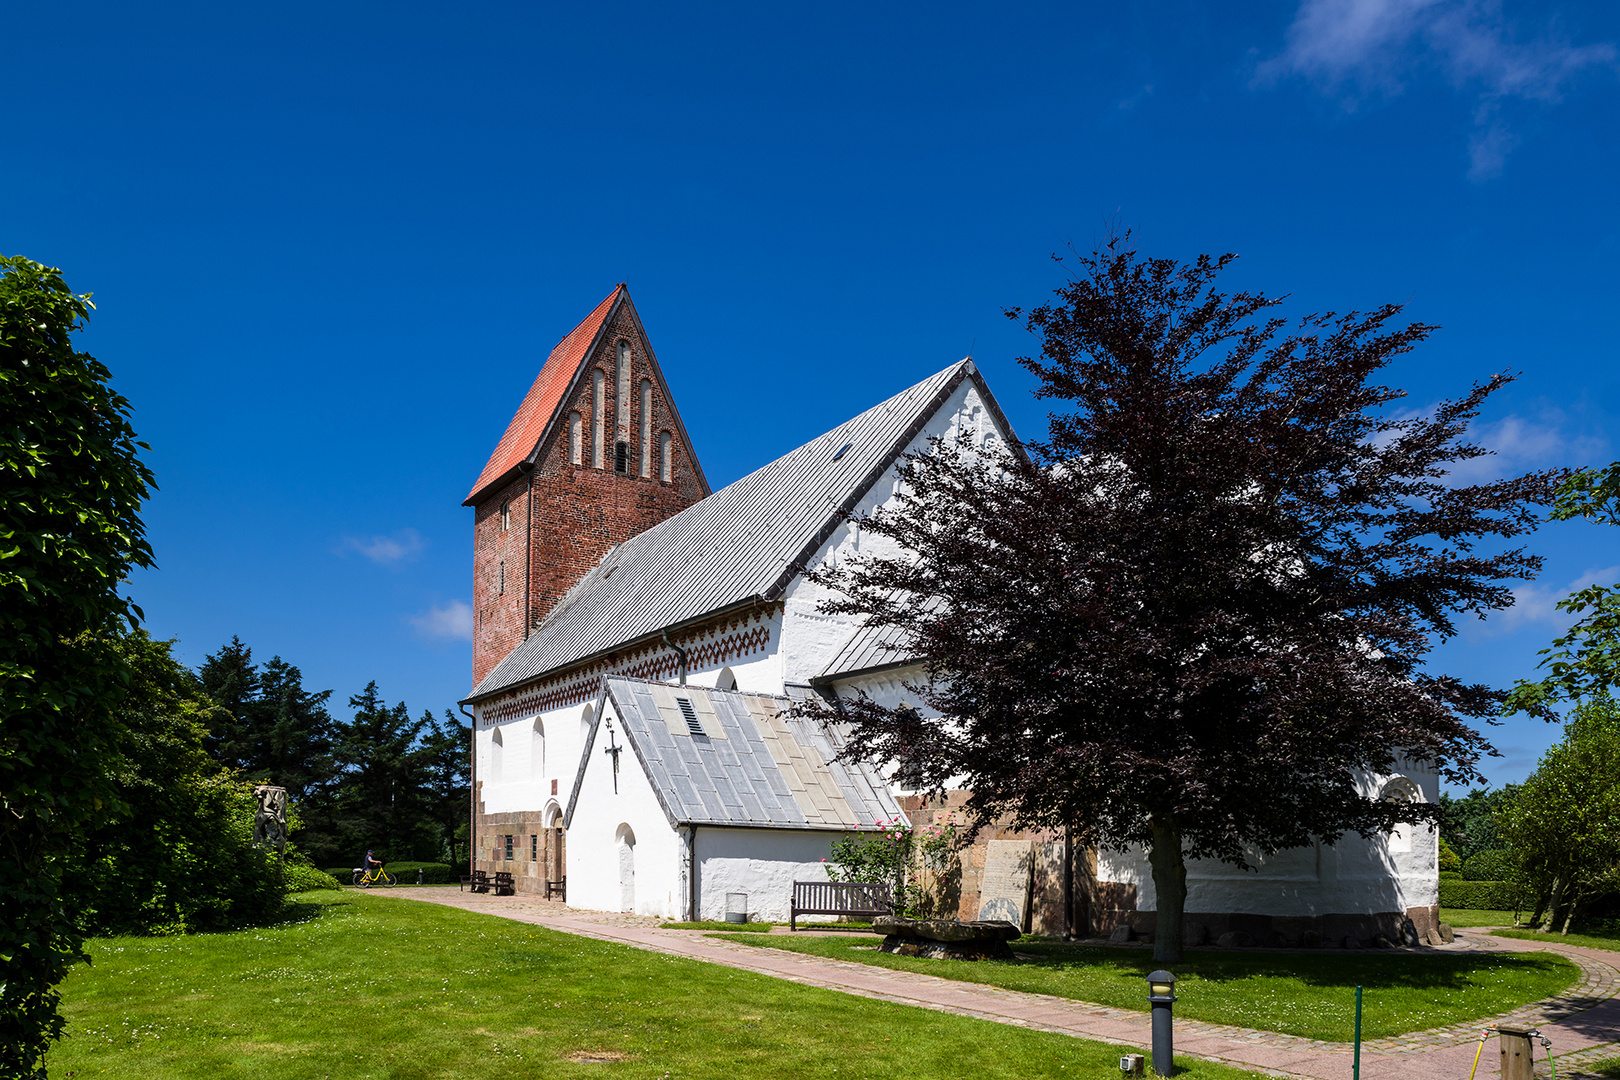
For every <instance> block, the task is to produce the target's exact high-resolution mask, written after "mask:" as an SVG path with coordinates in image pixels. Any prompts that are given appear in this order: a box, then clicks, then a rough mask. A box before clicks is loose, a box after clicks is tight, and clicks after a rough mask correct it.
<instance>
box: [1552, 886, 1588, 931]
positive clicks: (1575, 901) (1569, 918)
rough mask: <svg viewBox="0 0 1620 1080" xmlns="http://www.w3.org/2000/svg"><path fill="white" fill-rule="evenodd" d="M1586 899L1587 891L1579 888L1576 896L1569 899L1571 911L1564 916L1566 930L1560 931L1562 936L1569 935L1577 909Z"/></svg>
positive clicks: (1575, 891)
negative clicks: (1570, 925)
mask: <svg viewBox="0 0 1620 1080" xmlns="http://www.w3.org/2000/svg"><path fill="white" fill-rule="evenodd" d="M1585 899H1586V890H1585V889H1579V888H1578V889H1576V890H1574V894H1573V895H1572V896H1570V898H1569V911H1568V912H1567V913H1566V914H1565V915H1564V928H1563V929H1562V930H1560V931H1558V932H1559V933H1560V934H1567V933H1569V924H1570V923H1572V922H1574V921H1575V909H1576V908H1578V907H1580V906H1581V901H1582V900H1585Z"/></svg>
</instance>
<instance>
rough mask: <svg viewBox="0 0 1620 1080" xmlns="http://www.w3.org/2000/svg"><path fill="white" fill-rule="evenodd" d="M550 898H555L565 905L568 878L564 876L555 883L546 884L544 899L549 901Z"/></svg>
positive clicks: (566, 901)
mask: <svg viewBox="0 0 1620 1080" xmlns="http://www.w3.org/2000/svg"><path fill="white" fill-rule="evenodd" d="M552 897H557V898H558V899H560V900H561V901H562V902H563V903H565V904H566V903H568V877H567V875H566V874H565V875H564V876H562V877H560V878H558V879H557V880H556V881H548V882H546V899H547V900H550V899H551V898H552Z"/></svg>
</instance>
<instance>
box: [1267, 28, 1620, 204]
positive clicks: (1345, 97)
mask: <svg viewBox="0 0 1620 1080" xmlns="http://www.w3.org/2000/svg"><path fill="white" fill-rule="evenodd" d="M1615 62H1616V51H1615V47H1614V45H1613V44H1611V43H1609V42H1600V43H1598V44H1594V45H1574V44H1571V43H1569V42H1567V41H1565V40H1563V39H1561V38H1559V37H1558V36H1556V34H1555V32H1554V29H1553V28H1552V27H1549V28H1548V29H1547V31H1546V32H1545V33H1544V34H1543V35H1542V36H1540V37H1538V38H1535V39H1533V40H1524V39H1521V37H1520V35H1519V33H1518V27H1517V26H1516V25H1515V24H1514V23H1512V22H1511V21H1510V20H1508V19H1507V18H1506V17H1505V16H1504V15H1503V13H1502V4H1501V2H1500V0H1302V2H1301V3H1300V5H1299V10H1298V11H1297V12H1295V14H1294V21H1293V23H1292V24H1291V25H1290V26H1289V27H1288V31H1287V33H1286V35H1285V45H1284V48H1283V51H1282V52H1281V53H1280V54H1278V55H1277V56H1275V57H1273V58H1271V59H1270V60H1267V61H1265V62H1263V63H1262V64H1261V65H1260V66H1259V68H1258V69H1257V71H1256V80H1257V82H1261V83H1270V82H1275V81H1276V80H1278V79H1280V78H1283V77H1286V76H1290V75H1294V76H1300V77H1303V78H1305V79H1308V80H1309V81H1311V82H1313V83H1315V84H1316V85H1317V86H1318V87H1320V88H1321V89H1322V90H1324V91H1325V92H1327V93H1329V94H1332V95H1334V96H1335V97H1337V98H1338V99H1339V100H1340V102H1341V103H1342V104H1343V105H1344V107H1345V108H1346V109H1349V110H1354V109H1355V108H1356V107H1358V106H1359V105H1360V104H1361V102H1362V101H1363V100H1364V99H1366V98H1369V97H1393V96H1395V95H1397V94H1399V93H1400V92H1401V91H1402V90H1403V89H1404V82H1405V80H1406V79H1407V78H1409V77H1411V76H1413V75H1417V74H1420V73H1423V72H1426V71H1433V70H1437V71H1439V72H1440V73H1441V74H1442V75H1443V76H1444V77H1445V78H1446V79H1447V80H1448V81H1449V82H1450V83H1451V84H1452V86H1453V87H1454V88H1455V89H1457V90H1458V91H1459V92H1465V93H1468V94H1469V95H1471V96H1472V97H1473V98H1474V99H1475V110H1474V131H1473V132H1472V134H1471V135H1470V137H1469V170H1468V175H1469V177H1470V178H1471V179H1474V180H1486V179H1489V178H1491V177H1493V176H1496V175H1498V174H1499V173H1500V172H1501V171H1502V166H1503V164H1504V162H1505V161H1506V160H1507V155H1508V153H1509V152H1510V151H1511V150H1512V149H1513V147H1514V144H1515V143H1516V142H1517V139H1516V137H1515V136H1514V134H1513V132H1512V131H1511V130H1510V128H1509V126H1508V124H1507V122H1506V120H1505V119H1504V117H1503V116H1502V105H1503V103H1504V102H1508V101H1512V100H1519V101H1534V102H1540V103H1543V104H1550V103H1553V102H1556V101H1558V100H1559V98H1560V97H1561V96H1562V94H1563V91H1564V88H1565V86H1566V85H1567V84H1568V83H1569V82H1570V81H1571V79H1573V78H1574V77H1575V76H1576V75H1577V74H1579V73H1581V72H1583V71H1585V70H1587V69H1589V68H1605V67H1606V68H1609V69H1611V70H1612V69H1614V68H1615V66H1616V63H1615Z"/></svg>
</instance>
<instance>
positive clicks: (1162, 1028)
mask: <svg viewBox="0 0 1620 1080" xmlns="http://www.w3.org/2000/svg"><path fill="white" fill-rule="evenodd" d="M1147 981H1148V1002H1149V1003H1150V1004H1151V1005H1152V1006H1153V1071H1154V1072H1155V1073H1156V1074H1158V1075H1159V1076H1169V1075H1170V1074H1171V1073H1172V1072H1174V1071H1175V1050H1176V1048H1175V1038H1174V1036H1173V1035H1172V1033H1171V1030H1170V1008H1171V1006H1172V1005H1174V1004H1175V1003H1176V977H1175V976H1174V975H1172V974H1170V973H1169V972H1168V971H1163V970H1161V971H1155V972H1152V973H1151V974H1149V975H1148V977H1147Z"/></svg>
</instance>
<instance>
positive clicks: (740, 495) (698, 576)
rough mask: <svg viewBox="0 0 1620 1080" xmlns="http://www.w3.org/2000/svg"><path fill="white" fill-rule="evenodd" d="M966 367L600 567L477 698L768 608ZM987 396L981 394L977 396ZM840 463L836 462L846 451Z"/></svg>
mask: <svg viewBox="0 0 1620 1080" xmlns="http://www.w3.org/2000/svg"><path fill="white" fill-rule="evenodd" d="M974 373H975V369H974V368H973V365H972V362H971V361H968V360H964V361H961V362H960V363H956V364H952V365H951V366H950V367H948V368H946V369H945V370H943V371H940V372H938V373H936V374H934V375H931V376H929V377H928V378H926V379H924V380H923V381H922V382H919V383H917V384H916V385H915V386H912V387H909V388H908V389H906V390H903V391H901V392H900V393H898V394H896V395H895V396H894V397H891V398H889V399H888V400H887V401H885V402H883V403H881V404H879V405H876V406H874V407H873V408H870V409H868V410H866V411H865V412H863V413H861V414H860V415H859V416H857V417H855V418H854V419H851V420H849V421H846V422H845V423H843V424H840V425H839V426H838V427H836V428H833V429H832V430H831V431H829V432H827V433H826V434H825V435H822V436H820V437H818V438H816V439H812V440H811V441H810V442H808V443H805V444H804V445H803V446H801V447H799V448H798V449H796V450H793V451H791V452H790V453H787V454H785V455H783V456H782V457H780V458H777V459H776V460H775V461H773V462H771V463H770V464H769V465H766V466H764V467H762V468H760V469H756V470H755V471H754V472H752V473H749V474H748V475H747V476H745V477H743V478H742V479H740V480H737V481H736V482H734V483H732V484H728V485H727V486H726V487H723V488H721V489H720V490H719V491H716V492H715V493H714V494H712V495H710V496H709V497H708V498H706V499H703V500H702V501H700V502H697V503H694V504H693V505H692V506H689V507H687V508H686V509H685V510H683V511H681V512H680V513H678V514H676V515H675V516H674V517H671V518H669V519H668V520H666V521H664V522H662V523H660V524H658V525H655V526H653V527H652V528H650V529H648V530H646V531H645V532H642V533H639V534H637V535H636V536H634V537H631V538H630V539H629V540H626V541H625V542H624V543H622V544H619V545H618V546H617V547H615V548H613V549H612V550H611V551H609V552H608V553H607V555H605V556H603V558H602V561H601V563H600V564H599V565H597V567H596V568H595V569H593V570H592V571H591V572H590V573H589V574H587V575H585V577H584V578H582V579H581V580H580V581H579V582H578V583H577V584H576V585H575V586H574V587H573V588H572V589H571V590H569V593H568V595H567V596H565V597H564V598H563V599H562V601H561V602H560V603H558V605H557V606H556V607H555V608H554V609H553V610H552V611H551V613H550V614H549V615H547V616H546V618H545V620H544V621H542V622H541V624H540V625H539V626H538V627H536V628H535V629H534V631H533V632H532V633H530V634H529V636H528V637H527V638H526V639H525V640H524V641H523V642H522V643H521V644H519V645H518V647H517V648H515V649H513V650H512V652H511V653H509V654H508V655H507V656H506V657H505V658H504V659H503V660H502V661H501V662H500V663H499V664H497V665H496V666H495V668H494V670H492V671H491V672H490V673H489V674H488V675H486V676H485V677H484V679H483V680H482V681H481V682H480V683H479V684H478V686H477V687H476V688H475V689H474V690H473V693H472V697H473V698H479V697H486V696H488V695H490V694H493V693H498V692H500V691H501V690H504V689H507V688H509V687H512V686H516V685H518V684H520V683H523V682H527V681H529V680H531V679H534V678H537V677H538V676H541V675H544V674H545V673H547V672H550V671H555V670H557V669H558V668H561V667H564V666H566V665H568V664H571V663H574V662H576V661H578V660H582V659H584V658H586V657H588V656H594V655H596V654H598V653H601V652H605V651H607V650H610V649H613V648H616V647H618V646H620V645H623V644H627V643H629V642H631V641H637V640H641V639H642V638H645V637H648V636H650V635H652V634H655V633H657V632H658V631H659V630H660V629H662V628H663V627H666V626H671V625H674V624H676V623H680V622H684V621H686V620H689V619H694V618H697V617H699V616H701V615H704V614H707V613H709V612H713V611H719V610H722V609H724V608H727V607H730V606H732V605H734V604H738V603H742V602H745V601H747V600H748V599H749V598H751V597H762V596H767V595H768V594H771V593H773V592H774V590H775V589H776V588H777V587H778V586H779V584H780V583H781V582H782V581H783V579H784V576H785V575H787V574H789V573H790V572H791V571H792V568H793V564H794V563H795V561H796V560H798V559H799V558H800V557H801V556H802V555H803V553H804V552H805V550H806V548H807V547H808V546H809V545H811V544H812V543H813V542H815V541H816V540H817V538H818V537H820V536H823V535H825V534H826V533H827V532H829V531H830V529H832V528H834V527H836V526H837V524H838V523H839V522H840V521H841V520H842V517H843V508H844V507H845V506H846V505H848V504H849V503H850V502H851V500H853V499H856V498H858V497H859V496H860V495H861V493H863V492H864V491H865V490H866V488H867V487H869V486H870V485H871V484H872V483H873V482H875V481H876V480H877V479H878V478H879V477H880V476H881V475H882V470H884V469H886V468H887V467H888V466H889V465H890V464H891V463H892V462H893V460H894V458H895V456H896V455H897V454H898V453H899V452H900V451H901V450H903V449H904V446H905V444H906V443H907V442H909V441H910V439H911V438H913V437H914V435H915V433H916V432H917V431H918V430H919V429H920V427H921V425H922V424H923V423H924V422H926V420H927V418H928V416H929V415H931V413H932V411H933V410H934V409H936V408H937V407H938V406H939V404H940V403H941V402H942V400H943V398H944V395H946V394H947V393H948V392H950V391H952V390H954V389H955V387H956V386H957V385H958V384H959V383H960V382H961V381H962V380H963V379H964V378H967V377H969V376H974V377H975V378H977V377H976V376H975V375H974ZM981 388H982V384H981ZM846 443H847V444H849V450H848V451H847V452H846V453H845V454H844V455H843V457H841V458H840V459H839V460H837V461H834V460H833V456H834V455H835V454H836V453H837V452H838V451H839V450H840V449H841V448H842V447H843V446H844V445H845V444H846Z"/></svg>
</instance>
